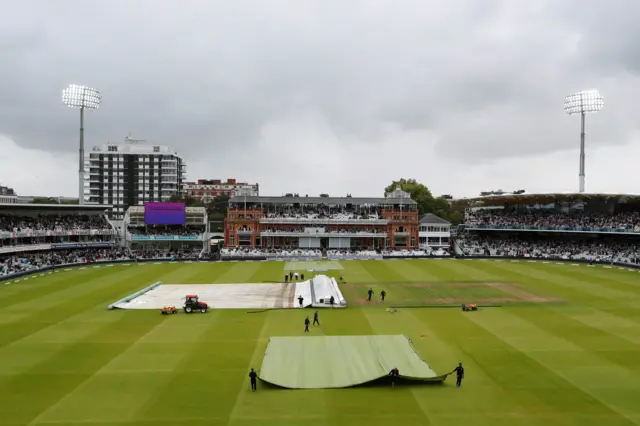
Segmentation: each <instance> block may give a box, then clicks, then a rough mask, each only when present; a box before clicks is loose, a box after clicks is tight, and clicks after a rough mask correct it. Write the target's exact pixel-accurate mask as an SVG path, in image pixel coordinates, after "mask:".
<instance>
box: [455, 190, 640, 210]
mask: <svg viewBox="0 0 640 426" xmlns="http://www.w3.org/2000/svg"><path fill="white" fill-rule="evenodd" d="M610 199H614V200H617V201H618V202H628V201H633V202H638V201H640V195H637V194H589V193H548V194H504V195H487V196H485V197H473V198H460V199H457V200H455V201H454V203H456V204H462V205H469V206H475V207H479V206H501V205H511V204H551V203H554V202H578V201H589V200H610Z"/></svg>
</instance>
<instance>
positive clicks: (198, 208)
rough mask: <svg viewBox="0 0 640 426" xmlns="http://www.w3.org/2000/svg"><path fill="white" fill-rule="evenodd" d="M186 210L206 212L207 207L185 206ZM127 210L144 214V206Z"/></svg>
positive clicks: (187, 211)
mask: <svg viewBox="0 0 640 426" xmlns="http://www.w3.org/2000/svg"><path fill="white" fill-rule="evenodd" d="M184 211H185V213H200V214H205V213H206V212H207V209H206V208H204V207H185V208H184ZM127 212H129V214H134V213H135V214H144V206H129V208H128V209H127Z"/></svg>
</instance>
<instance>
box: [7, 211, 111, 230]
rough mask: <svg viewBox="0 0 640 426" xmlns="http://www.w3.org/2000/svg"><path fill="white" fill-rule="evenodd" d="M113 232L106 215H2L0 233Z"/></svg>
mask: <svg viewBox="0 0 640 426" xmlns="http://www.w3.org/2000/svg"><path fill="white" fill-rule="evenodd" d="M88 229H100V230H103V229H107V230H111V227H110V226H109V223H108V222H107V219H106V217H105V216H104V215H98V214H96V215H91V216H88V215H58V214H47V215H36V216H16V215H6V214H3V215H0V232H24V231H58V232H61V231H79V230H88Z"/></svg>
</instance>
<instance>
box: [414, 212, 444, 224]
mask: <svg viewBox="0 0 640 426" xmlns="http://www.w3.org/2000/svg"><path fill="white" fill-rule="evenodd" d="M420 223H421V224H437V225H451V222H449V221H446V220H444V219H443V218H441V217H439V216H436V215H435V214H432V213H427V214H425V215H424V216H422V218H421V219H420Z"/></svg>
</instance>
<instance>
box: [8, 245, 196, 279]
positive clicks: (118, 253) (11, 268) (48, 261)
mask: <svg viewBox="0 0 640 426" xmlns="http://www.w3.org/2000/svg"><path fill="white" fill-rule="evenodd" d="M201 251H202V249H184V250H183V249H180V250H156V249H145V250H141V251H131V250H129V249H124V248H112V249H103V248H92V249H83V250H50V251H42V252H21V253H15V254H10V255H2V256H0V276H2V275H10V274H14V273H17V272H24V271H29V270H34V269H39V268H43V267H47V266H56V265H66V264H72V263H91V262H98V261H114V260H131V261H135V260H144V259H175V260H183V259H204V258H207V257H208V255H206V254H205V255H201Z"/></svg>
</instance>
